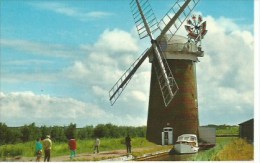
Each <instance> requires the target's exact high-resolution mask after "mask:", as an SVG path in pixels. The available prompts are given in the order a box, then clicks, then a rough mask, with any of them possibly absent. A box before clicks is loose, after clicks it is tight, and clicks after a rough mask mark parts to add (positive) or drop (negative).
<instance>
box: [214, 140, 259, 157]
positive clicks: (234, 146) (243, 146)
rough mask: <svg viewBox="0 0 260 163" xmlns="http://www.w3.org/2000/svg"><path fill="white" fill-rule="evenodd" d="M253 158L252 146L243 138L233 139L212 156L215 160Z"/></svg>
mask: <svg viewBox="0 0 260 163" xmlns="http://www.w3.org/2000/svg"><path fill="white" fill-rule="evenodd" d="M253 159H254V146H253V145H252V144H249V143H247V142H246V140H244V139H236V140H233V141H232V142H231V143H229V144H228V145H226V146H225V147H224V148H223V150H221V151H220V152H218V153H217V155H216V156H215V157H214V160H215V161H231V160H232V161H248V160H253Z"/></svg>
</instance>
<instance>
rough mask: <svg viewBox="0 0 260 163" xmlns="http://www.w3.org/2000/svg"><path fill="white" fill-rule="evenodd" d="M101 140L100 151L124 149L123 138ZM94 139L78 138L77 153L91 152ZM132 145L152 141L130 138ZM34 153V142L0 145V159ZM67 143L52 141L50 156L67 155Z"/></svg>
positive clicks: (147, 144)
mask: <svg viewBox="0 0 260 163" xmlns="http://www.w3.org/2000/svg"><path fill="white" fill-rule="evenodd" d="M100 140H101V145H100V151H110V150H118V149H125V144H124V138H103V139H100ZM93 146H94V139H91V140H78V141H77V153H78V154H79V153H93ZM132 146H133V147H134V148H138V147H152V146H154V144H153V143H151V142H148V141H147V140H146V139H145V138H132ZM34 153H35V142H34V141H31V142H26V143H18V144H14V145H12V144H8V145H2V146H1V147H0V155H1V159H2V160H3V159H5V158H6V157H15V156H24V157H34ZM68 154H69V150H68V145H67V143H65V142H64V143H55V142H53V147H52V156H53V157H55V156H63V155H68Z"/></svg>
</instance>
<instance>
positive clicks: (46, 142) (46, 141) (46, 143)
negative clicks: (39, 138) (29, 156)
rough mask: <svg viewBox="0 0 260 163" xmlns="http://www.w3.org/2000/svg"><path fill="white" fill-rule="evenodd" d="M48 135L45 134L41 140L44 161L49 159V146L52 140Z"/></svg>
mask: <svg viewBox="0 0 260 163" xmlns="http://www.w3.org/2000/svg"><path fill="white" fill-rule="evenodd" d="M50 138H51V137H50V135H46V138H45V139H44V140H43V149H44V162H45V161H48V162H49V161H50V158H51V147H52V141H51V139H50Z"/></svg>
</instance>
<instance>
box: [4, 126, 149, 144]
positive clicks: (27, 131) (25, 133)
mask: <svg viewBox="0 0 260 163" xmlns="http://www.w3.org/2000/svg"><path fill="white" fill-rule="evenodd" d="M76 127H77V126H76V124H73V123H70V124H69V125H68V126H51V127H47V126H41V127H37V126H36V125H35V123H32V124H30V125H24V126H21V127H8V126H7V125H6V124H4V123H0V145H3V144H14V143H20V142H28V141H35V140H36V139H37V138H40V137H41V138H42V139H43V138H45V136H46V135H51V139H52V140H53V141H54V142H65V141H67V140H68V139H69V138H71V137H75V138H77V139H92V138H96V137H99V138H119V137H125V136H126V135H127V134H130V136H131V137H145V134H146V127H145V126H143V127H131V126H116V125H112V124H110V123H109V124H99V125H97V126H96V127H93V126H86V127H84V128H76Z"/></svg>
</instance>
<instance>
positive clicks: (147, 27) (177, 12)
mask: <svg viewBox="0 0 260 163" xmlns="http://www.w3.org/2000/svg"><path fill="white" fill-rule="evenodd" d="M198 1H199V0H177V2H176V3H175V4H174V6H173V7H172V8H171V10H170V11H169V12H167V14H166V16H165V17H164V18H163V19H162V21H161V23H160V24H163V25H164V26H163V27H162V26H159V25H158V22H157V20H156V18H155V15H154V13H153V10H152V8H151V6H150V4H149V2H148V0H132V1H131V3H130V6H131V9H132V11H133V17H134V19H135V24H136V28H137V31H138V34H139V37H140V38H141V39H142V38H145V37H147V36H149V37H150V39H151V43H152V47H151V48H152V49H153V52H154V68H155V71H156V74H157V79H158V82H159V85H160V89H161V92H162V96H163V99H164V103H165V106H168V104H169V103H170V102H171V100H172V99H173V97H174V96H175V94H176V92H177V91H178V86H177V83H176V81H175V79H174V77H173V75H172V72H171V70H170V68H169V66H168V64H167V61H166V59H165V56H164V54H163V53H162V51H161V50H160V46H159V44H158V43H157V42H158V41H160V40H161V39H162V37H163V36H164V35H165V34H166V32H168V31H169V30H170V28H171V27H172V26H173V25H174V26H175V29H174V30H173V32H171V33H172V35H174V34H175V33H176V32H177V30H178V29H179V28H180V26H181V24H182V23H183V22H184V21H185V19H186V18H187V16H188V15H189V14H190V12H191V10H192V9H193V8H194V7H195V6H196V4H197V3H198ZM190 2H192V3H190ZM187 6H188V7H187ZM186 8H188V9H186ZM166 19H168V20H169V21H167V20H166ZM175 21H177V22H175ZM159 27H162V30H161V34H160V35H159V36H158V37H157V38H156V40H155V39H154V37H153V33H154V32H155V31H157V30H158V29H159ZM147 56H148V53H147V52H144V54H143V55H142V57H141V58H140V59H138V61H137V63H136V64H134V65H132V66H131V67H130V68H129V69H128V70H127V72H126V73H125V74H124V75H123V76H122V77H121V78H120V79H119V80H118V81H117V83H116V84H115V85H114V86H113V88H112V89H111V90H110V92H109V95H110V101H111V104H112V105H113V104H114V102H115V101H116V100H117V98H118V97H119V96H120V94H121V93H122V91H123V90H124V88H125V87H126V85H127V84H128V82H129V81H130V79H131V77H132V76H133V74H134V73H135V71H136V70H137V69H138V67H139V66H140V65H141V64H142V62H143V61H144V60H145V58H146V57H147Z"/></svg>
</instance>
